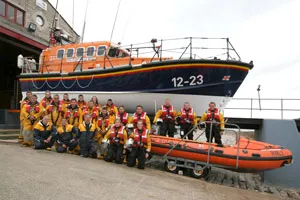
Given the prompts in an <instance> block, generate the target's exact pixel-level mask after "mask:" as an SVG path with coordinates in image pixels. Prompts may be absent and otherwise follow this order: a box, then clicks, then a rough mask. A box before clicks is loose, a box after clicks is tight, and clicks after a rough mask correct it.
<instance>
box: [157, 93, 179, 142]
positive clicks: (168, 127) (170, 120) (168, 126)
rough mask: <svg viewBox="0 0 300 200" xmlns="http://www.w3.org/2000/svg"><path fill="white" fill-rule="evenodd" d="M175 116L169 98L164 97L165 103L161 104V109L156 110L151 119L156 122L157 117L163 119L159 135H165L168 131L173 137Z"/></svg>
mask: <svg viewBox="0 0 300 200" xmlns="http://www.w3.org/2000/svg"><path fill="white" fill-rule="evenodd" d="M175 117H176V111H175V109H174V107H173V106H172V105H171V101H170V99H166V101H165V104H164V105H162V106H161V109H160V110H158V111H157V113H156V115H155V118H154V120H153V123H156V122H157V120H158V119H159V118H161V119H162V120H163V124H162V126H161V129H160V135H162V136H166V135H167V132H168V136H169V137H174V132H175Z"/></svg>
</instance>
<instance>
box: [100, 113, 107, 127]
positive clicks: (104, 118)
mask: <svg viewBox="0 0 300 200" xmlns="http://www.w3.org/2000/svg"><path fill="white" fill-rule="evenodd" d="M103 123H104V126H105V127H108V126H109V115H106V116H103V115H102V113H100V115H99V117H98V127H102V125H103Z"/></svg>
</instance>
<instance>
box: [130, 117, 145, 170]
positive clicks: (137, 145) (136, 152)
mask: <svg viewBox="0 0 300 200" xmlns="http://www.w3.org/2000/svg"><path fill="white" fill-rule="evenodd" d="M149 133H150V132H149V131H148V130H147V129H146V127H144V122H143V121H141V120H140V121H138V122H137V128H135V129H134V131H133V133H131V134H130V138H132V139H133V146H132V150H131V152H130V153H129V155H128V156H127V166H128V167H133V166H135V164H136V159H137V160H138V168H139V169H144V168H145V162H146V159H148V157H149V155H150V150H151V138H150V134H149Z"/></svg>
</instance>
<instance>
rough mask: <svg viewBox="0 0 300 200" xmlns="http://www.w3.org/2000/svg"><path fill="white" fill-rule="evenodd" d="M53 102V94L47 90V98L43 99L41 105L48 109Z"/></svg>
mask: <svg viewBox="0 0 300 200" xmlns="http://www.w3.org/2000/svg"><path fill="white" fill-rule="evenodd" d="M52 101H53V99H52V97H51V92H50V91H49V90H47V91H46V92H45V97H44V98H43V99H42V101H41V104H42V106H43V107H44V108H45V109H46V108H47V106H49V105H50V104H51V102H52Z"/></svg>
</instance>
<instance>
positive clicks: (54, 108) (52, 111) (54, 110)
mask: <svg viewBox="0 0 300 200" xmlns="http://www.w3.org/2000/svg"><path fill="white" fill-rule="evenodd" d="M46 111H47V114H48V115H49V116H50V123H51V125H52V126H53V127H54V128H56V127H58V126H60V125H61V124H60V123H61V119H62V117H63V114H64V111H63V104H62V101H60V100H59V96H58V95H57V94H56V95H54V97H53V101H52V102H51V104H50V105H49V106H48V107H47V110H46Z"/></svg>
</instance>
